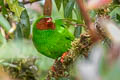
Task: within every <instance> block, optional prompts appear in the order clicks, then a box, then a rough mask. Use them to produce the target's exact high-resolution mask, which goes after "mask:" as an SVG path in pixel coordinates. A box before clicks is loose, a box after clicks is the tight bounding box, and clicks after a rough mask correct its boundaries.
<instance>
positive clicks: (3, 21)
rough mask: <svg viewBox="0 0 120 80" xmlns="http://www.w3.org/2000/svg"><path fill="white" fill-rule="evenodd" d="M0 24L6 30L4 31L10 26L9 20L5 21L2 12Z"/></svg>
mask: <svg viewBox="0 0 120 80" xmlns="http://www.w3.org/2000/svg"><path fill="white" fill-rule="evenodd" d="M0 26H1V27H3V28H4V29H5V30H6V32H8V31H9V30H10V28H11V26H10V24H9V22H8V21H7V19H5V17H4V16H3V15H2V14H0Z"/></svg>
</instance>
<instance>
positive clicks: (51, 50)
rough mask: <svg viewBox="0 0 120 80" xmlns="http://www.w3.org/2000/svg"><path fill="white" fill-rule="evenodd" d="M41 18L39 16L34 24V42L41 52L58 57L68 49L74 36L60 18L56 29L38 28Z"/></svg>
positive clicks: (56, 22) (56, 23)
mask: <svg viewBox="0 0 120 80" xmlns="http://www.w3.org/2000/svg"><path fill="white" fill-rule="evenodd" d="M40 19H41V18H38V19H37V20H36V21H35V22H34V23H33V25H32V26H33V43H34V45H35V47H36V49H37V50H38V51H39V52H40V53H41V54H43V55H45V56H47V57H50V58H54V59H56V58H58V57H60V56H61V55H62V54H63V53H64V52H66V51H68V49H69V48H70V47H71V41H72V40H73V39H74V36H73V35H72V33H70V32H69V31H68V29H67V28H65V27H64V26H63V22H62V20H60V19H59V20H56V21H55V26H56V28H55V29H54V30H52V29H48V30H39V29H37V28H36V24H37V23H38V22H39V21H40Z"/></svg>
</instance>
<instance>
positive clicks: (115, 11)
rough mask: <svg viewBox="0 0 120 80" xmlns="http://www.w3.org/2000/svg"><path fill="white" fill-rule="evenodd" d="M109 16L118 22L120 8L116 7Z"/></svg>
mask: <svg viewBox="0 0 120 80" xmlns="http://www.w3.org/2000/svg"><path fill="white" fill-rule="evenodd" d="M109 15H110V17H111V18H112V19H114V20H117V15H120V7H116V8H115V9H114V10H113V11H112V12H111V13H110V14H109Z"/></svg>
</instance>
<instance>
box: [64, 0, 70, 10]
mask: <svg viewBox="0 0 120 80" xmlns="http://www.w3.org/2000/svg"><path fill="white" fill-rule="evenodd" d="M68 2H69V0H63V9H65V7H66V5H67V3H68Z"/></svg>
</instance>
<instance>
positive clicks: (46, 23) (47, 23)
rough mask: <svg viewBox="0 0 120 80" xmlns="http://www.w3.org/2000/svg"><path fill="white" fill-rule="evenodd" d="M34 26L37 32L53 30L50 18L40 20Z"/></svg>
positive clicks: (53, 25)
mask: <svg viewBox="0 0 120 80" xmlns="http://www.w3.org/2000/svg"><path fill="white" fill-rule="evenodd" d="M36 26H37V29H39V30H48V29H55V24H54V23H53V22H52V18H51V17H47V18H41V19H40V21H39V22H38V23H37V24H36Z"/></svg>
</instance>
